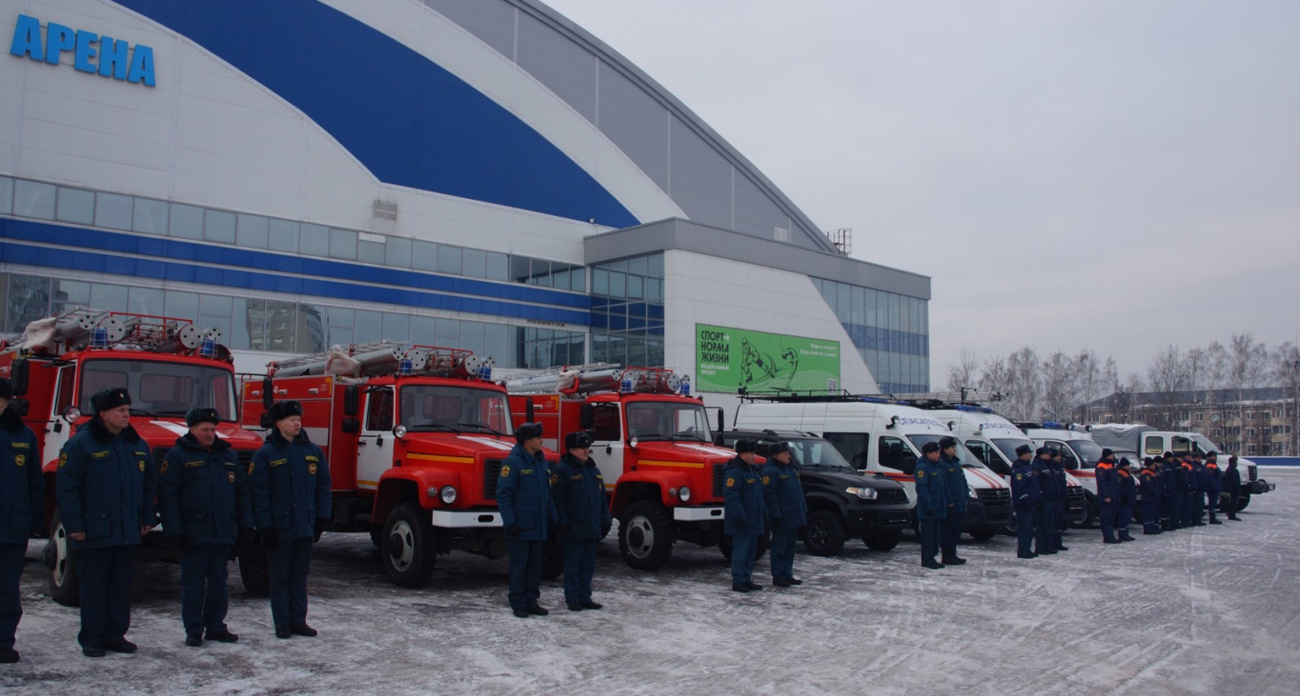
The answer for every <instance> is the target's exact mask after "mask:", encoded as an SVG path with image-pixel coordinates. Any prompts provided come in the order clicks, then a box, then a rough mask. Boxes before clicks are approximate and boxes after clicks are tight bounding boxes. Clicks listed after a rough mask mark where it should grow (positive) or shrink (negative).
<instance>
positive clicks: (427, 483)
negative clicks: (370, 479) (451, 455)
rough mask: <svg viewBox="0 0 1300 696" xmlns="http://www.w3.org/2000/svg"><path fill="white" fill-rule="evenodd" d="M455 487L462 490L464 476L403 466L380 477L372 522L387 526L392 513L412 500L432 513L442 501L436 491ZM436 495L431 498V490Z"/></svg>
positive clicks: (372, 512) (372, 511) (371, 514)
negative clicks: (431, 489)
mask: <svg viewBox="0 0 1300 696" xmlns="http://www.w3.org/2000/svg"><path fill="white" fill-rule="evenodd" d="M447 485H452V486H456V488H457V490H460V488H461V486H460V477H459V476H457V475H456V473H455V472H452V471H443V470H438V469H418V468H411V467H402V468H400V469H389V470H388V471H385V472H384V473H383V474H382V475H381V476H380V477H379V486H378V488H377V489H376V491H375V505H374V509H373V510H371V513H370V521H371V522H374V523H377V524H383V522H384V521H385V520H386V519H388V513H389V512H391V511H392V509H393V508H394V507H396V506H397V504H398V503H401V502H403V501H406V500H411V501H414V502H416V503H418V504H419V505H420V507H421V508H423V509H425V510H432V509H433V508H434V507H435V506H437V505H440V504H441V502H440V501H438V500H437V497H436V491H437V490H438V489H440V488H442V487H443V486H447ZM431 487H432V488H433V489H434V491H435V496H434V497H430V496H429V488H431Z"/></svg>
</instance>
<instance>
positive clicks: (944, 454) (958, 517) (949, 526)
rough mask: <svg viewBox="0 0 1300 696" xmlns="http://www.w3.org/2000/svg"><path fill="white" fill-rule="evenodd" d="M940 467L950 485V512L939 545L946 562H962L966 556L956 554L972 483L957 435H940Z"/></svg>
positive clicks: (958, 563)
mask: <svg viewBox="0 0 1300 696" xmlns="http://www.w3.org/2000/svg"><path fill="white" fill-rule="evenodd" d="M939 466H940V467H942V469H943V483H944V485H945V486H947V488H948V501H947V502H948V514H947V516H946V517H944V518H943V527H942V529H943V531H942V532H940V534H941V538H940V546H941V547H942V549H943V560H942V561H941V563H943V564H944V565H962V564H963V563H965V562H966V559H964V558H962V557H960V556H958V555H957V542H958V541H959V540H961V527H962V523H964V522H965V521H966V500H967V499H968V498H970V485H969V484H968V483H966V471H965V470H964V469H962V466H961V460H959V459H957V438H955V437H952V436H951V435H945V436H943V437H942V438H939Z"/></svg>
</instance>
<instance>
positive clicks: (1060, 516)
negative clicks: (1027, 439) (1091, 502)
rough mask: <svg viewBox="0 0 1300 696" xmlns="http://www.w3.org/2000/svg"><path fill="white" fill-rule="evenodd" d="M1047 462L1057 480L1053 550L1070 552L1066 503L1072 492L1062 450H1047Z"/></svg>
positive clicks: (1053, 520)
mask: <svg viewBox="0 0 1300 696" xmlns="http://www.w3.org/2000/svg"><path fill="white" fill-rule="evenodd" d="M1047 461H1048V463H1049V464H1051V465H1052V478H1054V479H1055V480H1056V495H1057V498H1056V501H1055V504H1054V505H1053V506H1052V507H1053V508H1054V510H1053V513H1054V514H1053V516H1052V520H1051V523H1052V538H1051V541H1052V550H1053V551H1069V550H1070V548H1069V547H1068V546H1066V545H1065V543H1064V541H1065V540H1064V537H1065V502H1066V498H1067V494H1068V493H1069V492H1070V487H1069V483H1068V482H1066V480H1065V463H1064V462H1062V461H1061V450H1059V449H1056V448H1055V447H1048V448H1047Z"/></svg>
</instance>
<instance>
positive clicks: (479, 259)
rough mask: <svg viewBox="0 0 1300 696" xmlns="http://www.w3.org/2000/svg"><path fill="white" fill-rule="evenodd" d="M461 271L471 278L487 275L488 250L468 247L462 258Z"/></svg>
mask: <svg viewBox="0 0 1300 696" xmlns="http://www.w3.org/2000/svg"><path fill="white" fill-rule="evenodd" d="M461 265H462V268H461V273H462V274H464V275H465V276H466V277H469V278H484V277H486V276H487V252H486V251H483V250H481V249H466V250H465V251H464V257H463V259H462V264H461Z"/></svg>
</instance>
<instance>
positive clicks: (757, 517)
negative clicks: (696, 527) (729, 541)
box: [722, 457, 767, 536]
mask: <svg viewBox="0 0 1300 696" xmlns="http://www.w3.org/2000/svg"><path fill="white" fill-rule="evenodd" d="M722 481H723V489H722V500H723V505H724V510H725V512H724V515H725V517H724V518H723V521H722V531H723V532H725V533H727V534H730V535H731V536H758V535H760V534H762V533H763V527H764V523H765V522H766V521H767V506H766V505H765V504H764V501H763V483H762V481H761V480H760V479H759V472H758V468H757V467H753V466H749V465H748V464H746V463H745V462H744V460H742V459H741V458H740V457H735V458H733V459H732V460H731V461H729V462H727V466H726V467H725V468H724V469H723V470H722Z"/></svg>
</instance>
